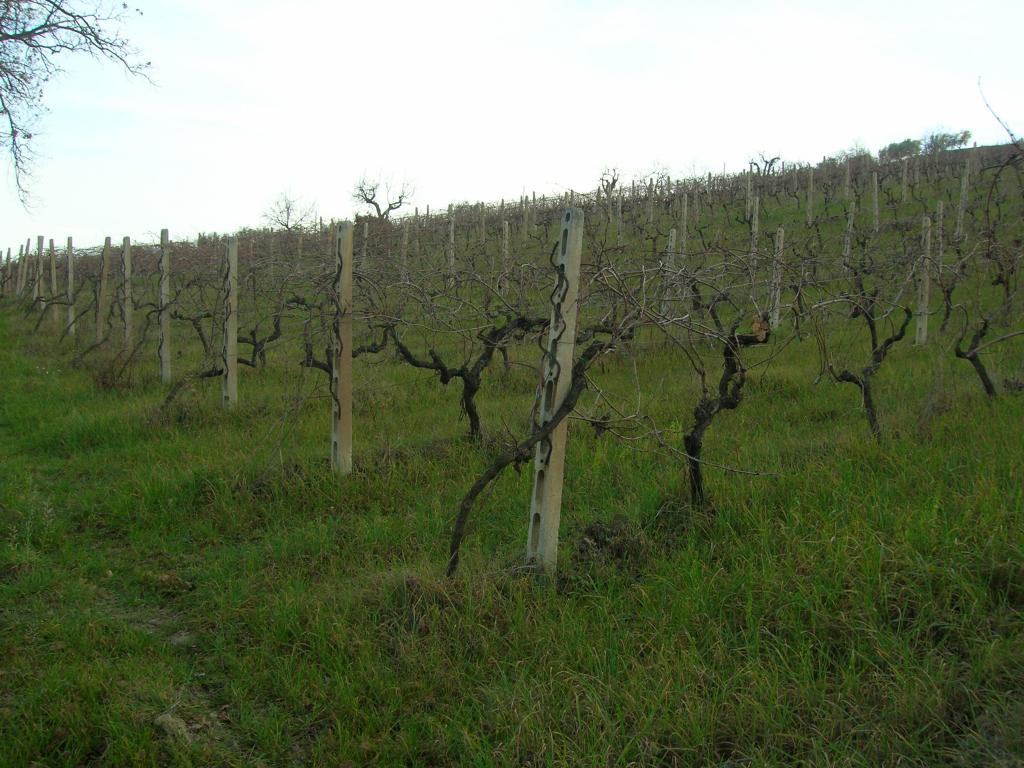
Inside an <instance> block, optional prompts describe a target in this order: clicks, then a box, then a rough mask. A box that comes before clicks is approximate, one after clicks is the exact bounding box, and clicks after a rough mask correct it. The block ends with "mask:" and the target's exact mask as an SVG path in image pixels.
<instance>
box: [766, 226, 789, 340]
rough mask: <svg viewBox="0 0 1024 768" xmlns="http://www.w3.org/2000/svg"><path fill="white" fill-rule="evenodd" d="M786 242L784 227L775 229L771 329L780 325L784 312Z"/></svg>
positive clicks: (770, 304) (770, 303)
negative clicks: (783, 279) (783, 250)
mask: <svg viewBox="0 0 1024 768" xmlns="http://www.w3.org/2000/svg"><path fill="white" fill-rule="evenodd" d="M785 242H786V231H785V229H783V228H782V227H779V228H778V229H777V230H775V254H774V257H773V258H772V289H771V291H772V292H771V301H770V302H769V306H770V307H771V317H770V318H769V322H770V323H771V329H772V330H773V331H774V330H775V329H776V328H778V327H779V317H780V314H781V312H782V272H783V267H784V264H783V261H782V249H783V247H784V245H785Z"/></svg>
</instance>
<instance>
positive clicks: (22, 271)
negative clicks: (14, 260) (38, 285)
mask: <svg viewBox="0 0 1024 768" xmlns="http://www.w3.org/2000/svg"><path fill="white" fill-rule="evenodd" d="M27 265H28V259H27V258H26V257H25V250H24V246H21V245H19V246H18V280H17V282H16V283H15V285H14V293H15V294H16V295H17V296H18V297H20V296H21V294H23V293H24V292H25V275H26V274H27V270H26V267H27Z"/></svg>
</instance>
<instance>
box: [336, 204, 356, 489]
mask: <svg viewBox="0 0 1024 768" xmlns="http://www.w3.org/2000/svg"><path fill="white" fill-rule="evenodd" d="M333 298H334V323H333V326H332V338H331V356H332V360H331V409H332V410H331V470H332V471H333V472H334V473H336V474H338V475H349V474H351V473H352V224H351V222H348V221H340V222H338V224H337V225H336V226H335V229H334V297H333Z"/></svg>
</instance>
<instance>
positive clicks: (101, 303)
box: [96, 237, 110, 344]
mask: <svg viewBox="0 0 1024 768" xmlns="http://www.w3.org/2000/svg"><path fill="white" fill-rule="evenodd" d="M109 272H110V238H109V237H105V238H103V254H102V256H100V286H99V289H98V291H97V293H96V343H97V344H99V343H100V342H101V341H103V325H104V323H106V320H107V275H108V274H109Z"/></svg>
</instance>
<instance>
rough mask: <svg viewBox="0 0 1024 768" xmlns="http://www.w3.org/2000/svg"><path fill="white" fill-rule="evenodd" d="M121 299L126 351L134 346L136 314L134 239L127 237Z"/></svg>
mask: <svg viewBox="0 0 1024 768" xmlns="http://www.w3.org/2000/svg"><path fill="white" fill-rule="evenodd" d="M121 299H122V302H123V308H124V351H125V352H130V351H131V348H132V336H133V331H134V328H133V324H132V319H133V318H132V316H133V315H134V314H135V297H134V296H133V295H132V241H131V239H129V238H127V237H126V238H125V239H124V240H122V241H121Z"/></svg>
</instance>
